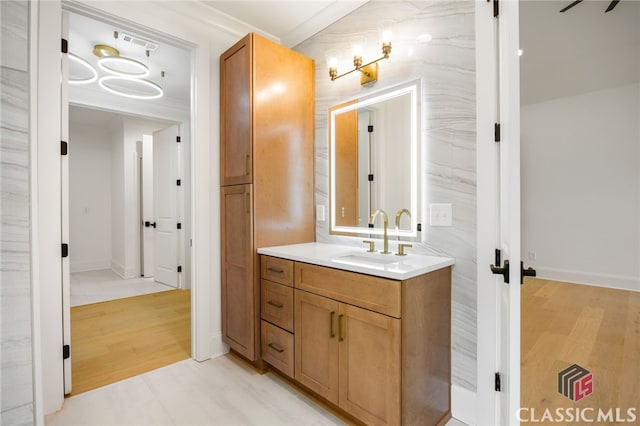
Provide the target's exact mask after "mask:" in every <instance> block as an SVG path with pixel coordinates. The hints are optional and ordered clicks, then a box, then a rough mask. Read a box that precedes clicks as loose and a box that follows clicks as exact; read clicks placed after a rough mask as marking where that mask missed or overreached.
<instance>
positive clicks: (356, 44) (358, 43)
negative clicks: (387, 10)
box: [325, 29, 392, 85]
mask: <svg viewBox="0 0 640 426" xmlns="http://www.w3.org/2000/svg"><path fill="white" fill-rule="evenodd" d="M391 37H392V32H391V30H388V29H386V30H384V31H382V32H381V40H382V56H381V57H379V58H378V59H375V60H373V61H371V62H367V63H366V64H363V63H362V62H363V61H362V52H363V43H362V42H363V38H357V39H355V40H354V41H353V43H352V46H351V49H352V52H353V69H352V70H349V71H347V72H345V73H342V74H339V75H338V55H337V51H336V50H335V49H331V50H329V51H327V53H326V55H325V56H326V59H327V67H328V68H329V77H330V78H331V81H335V80H337V79H339V78H340V77H344V76H345V75H348V74H351V73H352V72H354V71H360V73H361V75H360V84H362V85H365V84H367V83H373V82H375V81H377V80H378V62H379V61H381V60H383V59H389V55H390V54H391Z"/></svg>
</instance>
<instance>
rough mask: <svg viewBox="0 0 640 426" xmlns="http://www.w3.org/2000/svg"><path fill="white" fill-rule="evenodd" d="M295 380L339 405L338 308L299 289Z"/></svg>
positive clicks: (296, 295)
mask: <svg viewBox="0 0 640 426" xmlns="http://www.w3.org/2000/svg"><path fill="white" fill-rule="evenodd" d="M294 299H295V378H296V380H298V381H299V382H300V383H302V384H303V385H305V386H306V387H308V388H309V389H311V390H312V391H314V392H316V393H318V394H319V395H321V396H322V397H324V398H326V399H327V400H328V401H331V402H333V403H334V404H338V306H339V303H338V302H336V301H335V300H331V299H328V298H326V297H322V296H317V295H315V294H311V293H307V292H306V291H302V290H295V296H294Z"/></svg>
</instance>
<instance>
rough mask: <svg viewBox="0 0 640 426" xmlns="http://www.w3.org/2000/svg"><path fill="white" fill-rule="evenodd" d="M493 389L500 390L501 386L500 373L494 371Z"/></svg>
mask: <svg viewBox="0 0 640 426" xmlns="http://www.w3.org/2000/svg"><path fill="white" fill-rule="evenodd" d="M494 385H495V387H494V389H495V391H496V392H501V391H502V386H501V384H500V373H496V375H495V377H494Z"/></svg>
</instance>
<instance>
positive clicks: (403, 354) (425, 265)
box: [258, 243, 454, 425]
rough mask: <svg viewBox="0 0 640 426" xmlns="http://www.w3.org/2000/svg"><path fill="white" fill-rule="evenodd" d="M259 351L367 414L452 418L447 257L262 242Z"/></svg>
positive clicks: (403, 419)
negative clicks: (265, 246) (260, 336)
mask: <svg viewBox="0 0 640 426" xmlns="http://www.w3.org/2000/svg"><path fill="white" fill-rule="evenodd" d="M258 253H259V254H260V255H261V256H260V258H261V261H260V269H261V296H262V297H261V331H262V333H261V335H262V342H261V343H262V344H261V348H262V349H261V351H262V359H263V360H264V361H265V362H266V363H268V364H269V365H271V366H272V367H274V368H276V369H277V370H279V371H280V372H282V373H283V374H285V375H287V376H289V377H291V378H292V379H293V380H294V381H296V382H298V383H299V384H300V385H302V386H303V387H305V388H307V389H308V390H310V391H312V392H313V393H315V394H317V395H318V396H320V397H322V398H323V399H324V400H326V401H328V402H329V403H331V404H333V405H334V406H335V407H338V408H339V409H340V410H342V411H344V412H346V413H347V414H349V415H351V416H353V417H354V418H356V419H358V420H360V421H362V422H364V423H366V424H384V425H399V424H403V425H411V424H420V425H436V424H444V423H446V421H447V420H448V419H449V418H450V388H451V379H450V376H451V266H452V265H453V263H454V261H453V259H450V258H441V257H432V256H422V255H416V254H410V255H408V256H396V255H394V254H389V255H381V254H379V253H367V252H365V250H364V249H361V250H359V249H358V248H354V247H348V246H338V245H333V244H321V243H306V244H295V245H288V246H280V247H269V248H261V249H258Z"/></svg>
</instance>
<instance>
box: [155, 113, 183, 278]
mask: <svg viewBox="0 0 640 426" xmlns="http://www.w3.org/2000/svg"><path fill="white" fill-rule="evenodd" d="M178 135H179V129H178V126H177V125H174V126H171V127H168V128H166V129H163V130H160V131H157V132H153V164H154V167H153V203H154V207H153V209H154V213H155V217H156V220H155V222H156V228H155V250H154V252H155V256H154V272H153V275H154V278H155V281H157V282H160V283H163V284H167V285H170V286H172V287H178V229H177V224H178V208H177V205H178V203H177V201H178V186H177V182H176V181H177V179H178V178H179V174H178V143H177V142H176V138H177V136H178Z"/></svg>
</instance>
